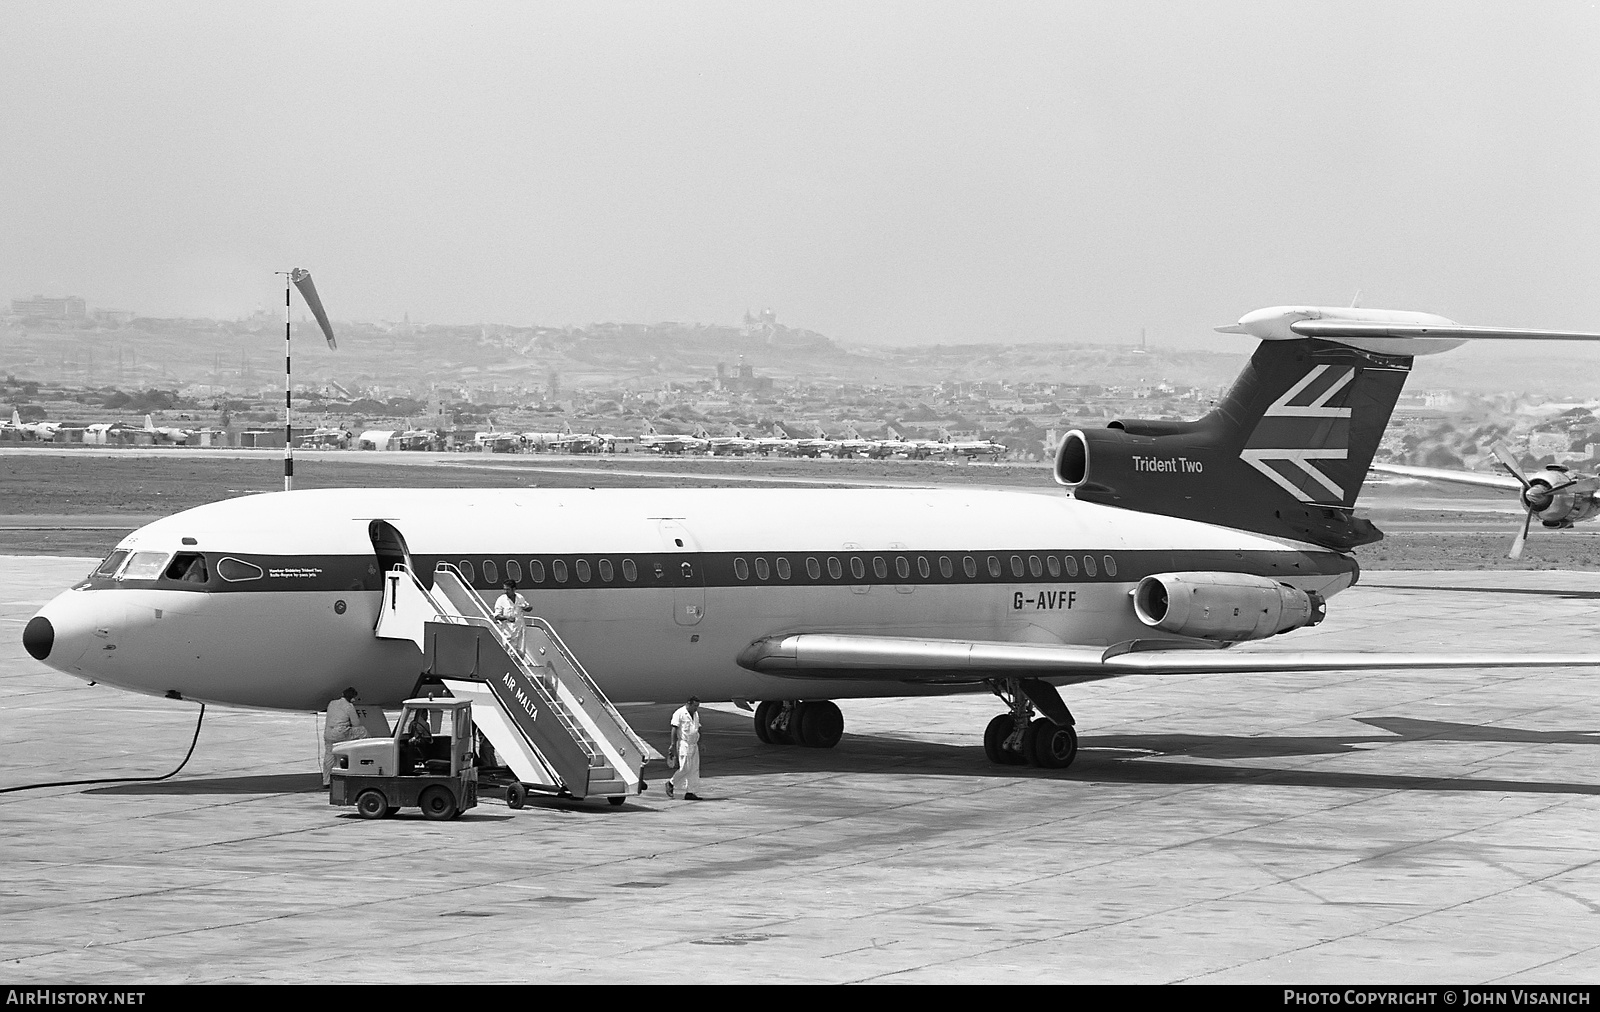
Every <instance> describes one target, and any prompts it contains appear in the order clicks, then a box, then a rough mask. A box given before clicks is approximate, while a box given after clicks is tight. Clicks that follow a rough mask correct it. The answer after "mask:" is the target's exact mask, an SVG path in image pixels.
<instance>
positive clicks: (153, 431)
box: [140, 415, 190, 446]
mask: <svg viewBox="0 0 1600 1012" xmlns="http://www.w3.org/2000/svg"><path fill="white" fill-rule="evenodd" d="M140 431H142V432H146V433H149V434H150V438H151V441H152V442H155V443H167V444H171V445H173V446H182V445H183V444H184V443H187V442H188V441H189V436H190V430H188V429H180V428H177V427H176V426H169V425H162V426H158V425H156V423H155V417H154V416H152V415H145V416H144V428H143V429H142V430H140Z"/></svg>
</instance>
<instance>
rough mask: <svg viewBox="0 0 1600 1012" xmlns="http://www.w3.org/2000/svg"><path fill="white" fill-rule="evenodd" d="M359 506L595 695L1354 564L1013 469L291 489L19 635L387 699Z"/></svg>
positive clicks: (991, 633) (123, 562) (120, 667)
mask: <svg viewBox="0 0 1600 1012" xmlns="http://www.w3.org/2000/svg"><path fill="white" fill-rule="evenodd" d="M374 521H382V522H383V523H384V524H387V525H390V526H391V527H392V530H393V531H395V532H398V534H399V535H400V537H401V538H403V540H404V548H405V550H406V554H407V555H408V556H409V562H410V564H411V567H412V569H413V571H414V572H417V573H419V574H427V573H430V572H431V571H432V570H433V568H434V566H435V565H436V564H437V563H441V562H445V563H449V564H451V565H453V566H456V567H458V568H459V569H460V570H461V572H462V573H463V574H464V575H465V576H466V577H467V578H468V580H469V582H470V583H471V584H472V585H473V586H474V588H476V589H477V590H478V591H479V593H480V594H481V595H482V596H483V597H484V598H485V600H486V601H488V602H491V603H492V602H493V600H494V598H495V597H497V596H498V594H499V588H500V583H501V581H502V580H504V579H506V578H507V577H510V578H512V579H515V580H517V582H518V584H519V587H520V590H521V593H522V594H523V595H524V596H525V597H527V599H528V600H529V602H530V603H531V604H532V605H533V609H534V613H535V614H538V615H540V616H542V617H544V618H546V619H547V620H548V621H550V622H551V623H552V624H553V625H554V626H555V628H557V629H558V630H559V631H560V634H561V636H562V637H563V638H564V639H565V640H566V642H567V643H568V644H569V645H570V646H571V647H572V648H573V649H574V650H575V651H576V653H577V654H578V655H579V657H580V658H581V659H582V660H583V663H584V664H585V666H586V667H587V668H588V669H589V671H590V672H591V673H592V674H593V675H594V677H595V678H596V680H597V681H599V682H600V684H601V685H602V687H603V688H604V689H605V690H606V692H607V693H608V694H609V695H610V696H611V698H612V699H613V700H615V701H617V702H643V701H660V700H675V699H682V698H684V697H685V696H687V695H688V694H690V693H695V694H698V695H700V696H702V697H704V698H706V699H731V698H746V699H772V698H844V697H859V696H904V695H917V694H928V693H940V692H960V691H973V690H974V689H981V688H983V686H982V684H981V683H977V684H967V685H962V686H939V685H922V686H912V685H908V684H907V683H905V682H901V681H891V680H884V681H854V680H852V681H849V682H848V683H843V682H836V681H824V680H796V679H792V678H781V677H775V676H771V675H763V674H758V673H756V672H753V671H749V670H746V669H744V668H742V667H740V666H739V665H738V663H737V661H736V658H737V657H738V655H739V652H740V651H741V650H742V649H743V648H745V647H746V646H747V645H748V644H750V643H751V642H752V641H753V640H755V639H757V638H759V637H763V636H771V635H775V634H784V633H793V632H811V631H825V632H834V633H841V632H852V631H855V632H869V633H873V634H879V635H894V636H927V637H931V638H958V639H972V640H996V641H1012V642H1033V643H1074V644H1090V645H1109V644H1113V643H1118V642H1121V641H1125V640H1129V639H1135V638H1145V639H1148V638H1152V637H1159V636H1160V635H1161V634H1157V633H1155V632H1154V631H1153V630H1151V629H1149V628H1147V627H1145V626H1144V625H1143V624H1141V623H1140V622H1139V620H1138V617H1137V616H1136V615H1135V613H1134V609H1133V607H1132V604H1131V601H1130V596H1129V591H1130V590H1131V589H1132V588H1133V587H1134V586H1135V585H1136V584H1137V583H1138V581H1139V580H1140V579H1141V578H1142V577H1144V576H1147V575H1150V574H1153V573H1167V572H1182V571H1199V570H1205V571H1233V572H1247V573H1253V574H1257V575H1262V576H1269V577H1272V578H1273V579H1275V580H1279V581H1281V582H1283V583H1288V584H1292V585H1294V586H1297V587H1300V588H1301V589H1303V590H1315V591H1317V592H1318V593H1320V594H1322V595H1323V596H1328V595H1331V594H1333V593H1336V592H1337V591H1339V590H1342V589H1344V588H1345V587H1347V586H1349V585H1350V584H1351V583H1352V582H1353V581H1354V578H1355V574H1356V565H1355V562H1354V561H1353V560H1352V559H1351V558H1350V557H1349V556H1347V555H1343V554H1340V553H1337V552H1331V551H1327V550H1324V549H1319V548H1315V547H1312V546H1308V545H1302V544H1296V543H1292V542H1286V541H1283V540H1279V539H1273V538H1268V537H1264V536H1260V535H1255V534H1249V533H1244V532H1240V531H1235V530H1230V529H1227V528H1221V527H1216V526H1212V525H1208V524H1202V523H1196V522H1193V521H1186V520H1180V519H1174V518H1169V517H1161V516H1151V515H1144V514H1137V513H1131V512H1129V511H1126V510H1120V509H1115V508H1110V507H1103V506H1098V505H1094V504H1089V503H1083V502H1079V501H1076V500H1073V499H1071V498H1067V497H1058V496H1052V495H1041V494H1036V493H1031V492H996V491H969V490H940V491H929V490H923V489H875V490H794V491H788V490H786V491H782V492H778V491H775V490H744V489H676V490H663V489H603V490H592V489H589V490H585V489H575V490H466V489H462V490H453V489H437V490H432V489H430V490H383V489H340V490H307V491H296V492H283V493H271V494H265V495H257V496H248V497H244V498H239V499H231V500H227V501H224V502H219V503H213V504H210V505H207V506H202V507H198V508H196V509H191V510H187V511H184V512H182V513H178V514H176V515H174V516H171V517H167V518H165V519H162V520H159V521H156V522H155V523H152V524H150V525H148V526H146V527H144V528H141V529H140V530H138V531H136V532H134V533H133V534H131V535H129V536H128V537H127V538H126V539H124V540H123V542H122V543H121V544H120V545H119V546H118V552H119V553H126V554H125V555H122V556H121V557H120V558H119V557H117V556H113V558H114V559H116V564H115V565H109V566H107V565H103V566H102V567H99V568H100V571H99V572H98V573H97V574H91V576H90V577H88V578H87V579H85V580H84V581H83V582H82V583H80V584H79V585H78V586H76V587H75V588H73V589H71V590H69V591H67V592H65V593H63V594H61V595H60V596H59V597H57V598H56V599H55V600H53V601H52V602H50V604H48V605H47V606H46V607H45V608H44V609H43V610H42V611H41V612H40V613H39V616H38V617H36V619H35V621H34V623H30V626H29V632H28V634H27V637H25V639H27V641H28V645H29V649H30V651H31V652H33V653H34V655H35V656H36V657H40V659H41V660H44V661H45V662H46V663H47V664H49V665H50V666H52V667H55V668H57V669H59V670H61V671H64V672H67V673H69V674H72V675H75V676H77V677H81V678H85V679H91V680H95V681H99V682H104V683H108V684H111V685H115V686H118V687H121V688H125V689H131V690H135V691H140V692H148V693H154V694H161V695H165V694H170V693H177V694H179V695H181V696H182V697H184V698H187V699H198V700H207V701H214V702H220V703H231V704H236V705H245V706H258V707H270V708H281V709H290V710H318V709H320V708H322V707H323V706H324V705H326V702H327V700H328V699H330V698H333V697H334V696H336V695H337V694H338V693H339V692H340V691H341V690H342V689H343V688H344V687H345V686H347V685H353V686H355V687H356V688H357V689H358V690H359V691H360V693H361V695H362V698H363V699H365V700H367V701H369V702H372V703H378V704H396V703H398V702H399V701H400V700H401V699H403V698H405V696H406V695H407V694H408V693H410V692H411V691H412V689H413V688H414V686H415V684H416V681H417V678H418V675H419V673H420V672H421V670H422V668H423V666H424V662H423V659H422V656H421V654H420V653H419V652H418V650H417V649H416V647H415V646H414V645H412V644H411V643H409V642H406V641H396V640H380V639H377V638H375V637H374V635H373V628H374V625H375V623H376V620H377V616H378V610H379V608H380V606H381V604H382V578H381V573H382V571H383V570H384V569H386V568H387V567H388V565H389V564H390V563H392V562H395V561H400V557H399V555H397V554H396V550H395V549H394V548H393V547H392V546H391V547H388V548H385V547H384V546H382V545H375V540H374V535H373V531H374V526H373V524H374ZM197 556H198V557H200V558H201V560H202V562H201V568H202V569H203V570H204V573H203V576H204V578H203V579H194V578H193V577H194V576H195V572H194V571H193V567H192V562H193V558H194V557H197ZM186 567H188V568H189V569H190V572H189V573H188V574H187V575H188V576H189V577H190V578H189V579H185V578H184V576H185V573H184V570H185V569H186ZM424 579H426V576H424ZM39 618H42V619H45V620H46V622H47V624H48V629H49V636H48V643H47V644H46V643H44V634H43V631H42V630H43V629H44V628H45V627H44V626H40V625H38V620H39ZM30 637H31V638H30ZM41 646H42V647H43V651H42V652H43V656H40V653H41V650H40V647H41Z"/></svg>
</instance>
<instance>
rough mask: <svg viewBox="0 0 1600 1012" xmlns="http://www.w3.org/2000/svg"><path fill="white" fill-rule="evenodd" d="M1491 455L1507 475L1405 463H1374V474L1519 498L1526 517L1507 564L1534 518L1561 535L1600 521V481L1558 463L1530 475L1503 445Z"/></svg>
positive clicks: (1517, 553) (1519, 549)
mask: <svg viewBox="0 0 1600 1012" xmlns="http://www.w3.org/2000/svg"><path fill="white" fill-rule="evenodd" d="M1493 451H1494V455H1495V458H1496V459H1497V460H1498V461H1499V462H1500V466H1501V467H1503V468H1505V470H1506V473H1505V474H1488V473H1485V472H1482V471H1456V470H1451V469H1449V468H1443V467H1412V466H1411V465H1408V464H1373V465H1372V469H1373V470H1374V471H1378V472H1380V473H1382V474H1395V475H1401V476H1404V477H1408V478H1421V479H1424V480H1426V481H1442V482H1448V483H1451V484H1455V485H1474V486H1477V487H1479V488H1494V489H1503V490H1505V491H1508V492H1515V493H1517V498H1518V500H1519V501H1520V502H1521V503H1522V508H1523V509H1524V510H1525V511H1526V512H1525V513H1524V515H1523V518H1522V529H1521V530H1520V531H1518V532H1517V535H1516V537H1514V538H1513V539H1512V541H1511V548H1510V550H1509V551H1508V552H1507V553H1506V557H1507V558H1510V559H1520V558H1522V549H1523V546H1524V545H1525V544H1526V543H1527V540H1528V529H1529V527H1531V526H1532V525H1533V518H1534V517H1538V518H1539V522H1540V523H1541V524H1542V525H1544V526H1545V527H1547V528H1550V529H1552V530H1562V529H1565V528H1568V527H1571V526H1572V525H1574V524H1578V523H1582V522H1583V521H1585V520H1593V519H1594V518H1595V517H1597V516H1600V476H1596V475H1588V474H1579V473H1576V472H1573V471H1569V470H1567V469H1566V468H1564V467H1562V466H1561V465H1560V464H1550V465H1548V466H1546V467H1544V468H1542V469H1541V470H1539V471H1536V472H1535V473H1533V474H1532V475H1529V474H1527V473H1525V472H1524V471H1523V469H1522V466H1521V465H1520V464H1518V463H1517V458H1516V455H1515V454H1513V453H1512V452H1511V450H1510V448H1509V447H1507V446H1506V445H1505V444H1504V443H1496V444H1495V445H1494V447H1493Z"/></svg>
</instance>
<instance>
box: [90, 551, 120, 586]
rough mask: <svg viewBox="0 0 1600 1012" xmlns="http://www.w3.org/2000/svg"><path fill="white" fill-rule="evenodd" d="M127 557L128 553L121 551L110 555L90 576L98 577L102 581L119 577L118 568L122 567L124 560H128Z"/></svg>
mask: <svg viewBox="0 0 1600 1012" xmlns="http://www.w3.org/2000/svg"><path fill="white" fill-rule="evenodd" d="M127 557H128V553H127V552H126V551H123V550H121V549H119V550H117V551H115V552H112V553H111V554H110V555H108V556H106V558H105V561H104V562H102V563H100V565H99V566H98V567H96V569H95V571H94V572H93V573H90V574H89V575H90V576H98V577H100V578H101V579H102V580H107V579H110V578H111V577H113V576H116V575H117V567H118V566H121V565H122V560H123V559H126V558H127Z"/></svg>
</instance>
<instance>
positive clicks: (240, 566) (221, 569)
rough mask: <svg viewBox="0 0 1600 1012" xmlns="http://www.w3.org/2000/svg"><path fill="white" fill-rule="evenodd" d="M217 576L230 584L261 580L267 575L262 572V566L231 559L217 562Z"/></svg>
mask: <svg viewBox="0 0 1600 1012" xmlns="http://www.w3.org/2000/svg"><path fill="white" fill-rule="evenodd" d="M217 575H218V576H220V577H222V578H223V579H224V580H227V581H228V582H229V583H240V582H242V581H244V580H259V579H261V577H262V576H264V575H266V574H264V573H263V572H262V571H261V567H260V566H256V565H252V564H250V563H248V562H245V561H243V560H241V559H235V558H231V557H230V558H225V559H221V560H219V561H218V562H217Z"/></svg>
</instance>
